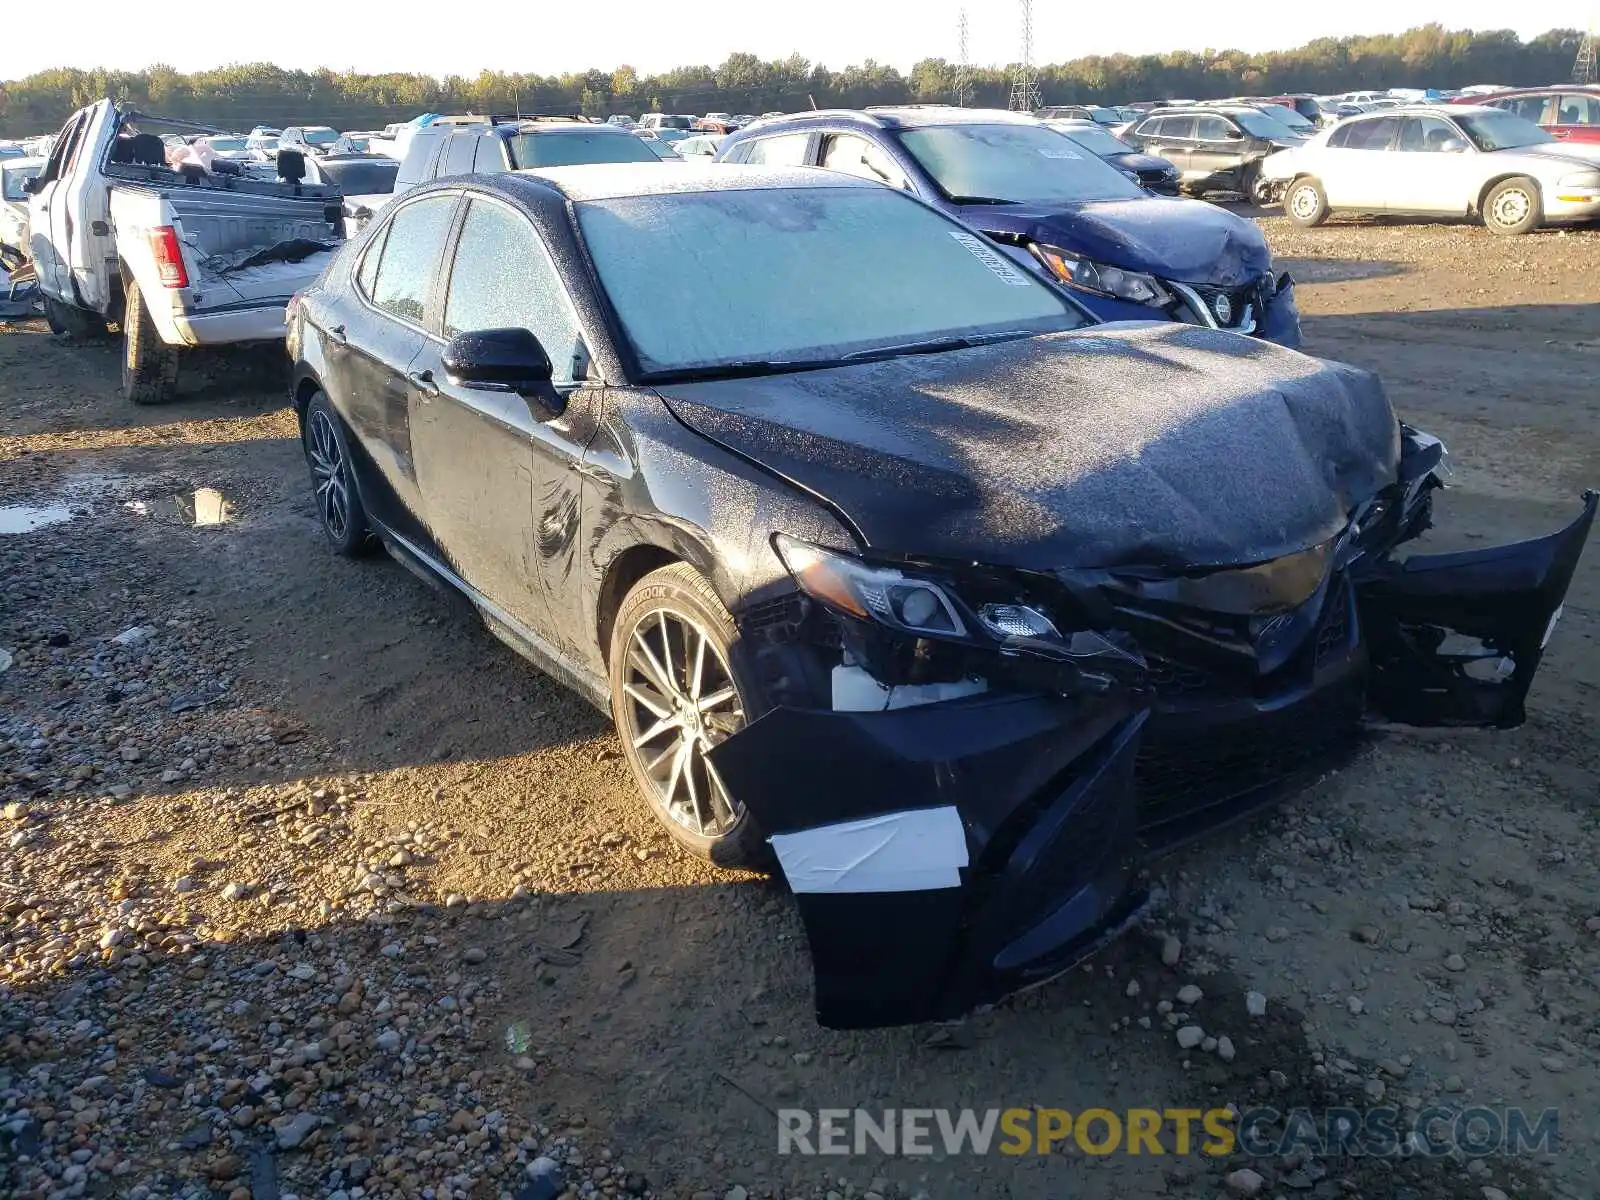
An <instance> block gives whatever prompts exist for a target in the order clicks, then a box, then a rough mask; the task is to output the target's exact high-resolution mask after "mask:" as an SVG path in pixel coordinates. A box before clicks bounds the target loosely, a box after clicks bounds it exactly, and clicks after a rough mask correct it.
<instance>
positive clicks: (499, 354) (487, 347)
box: [443, 329, 567, 421]
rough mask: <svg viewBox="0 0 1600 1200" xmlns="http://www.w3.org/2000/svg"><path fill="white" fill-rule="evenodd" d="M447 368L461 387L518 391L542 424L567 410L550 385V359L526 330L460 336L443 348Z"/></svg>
mask: <svg viewBox="0 0 1600 1200" xmlns="http://www.w3.org/2000/svg"><path fill="white" fill-rule="evenodd" d="M443 357H444V369H445V372H446V373H447V374H448V375H449V377H450V382H451V383H454V384H457V385H458V386H460V387H470V388H485V389H488V390H491V391H505V392H516V393H517V394H518V395H519V396H522V397H523V398H524V399H525V400H527V401H528V403H529V404H531V405H533V407H534V409H535V411H536V414H537V415H538V417H539V419H540V420H541V421H553V420H555V419H556V418H557V417H559V416H560V415H561V414H562V413H563V412H564V411H566V407H567V406H566V401H565V400H563V399H562V397H561V395H560V394H559V393H558V392H557V391H556V390H555V388H554V387H553V386H551V383H550V380H551V379H552V378H553V377H554V374H555V372H554V370H553V368H552V367H551V366H550V356H549V355H548V354H546V353H545V349H544V347H543V346H542V345H540V344H539V339H538V338H536V337H535V336H534V335H533V334H532V333H531V332H530V331H529V330H526V329H480V330H477V331H475V332H472V333H458V334H456V336H455V337H453V338H451V339H450V342H449V344H448V345H447V346H445V348H444V356H443Z"/></svg>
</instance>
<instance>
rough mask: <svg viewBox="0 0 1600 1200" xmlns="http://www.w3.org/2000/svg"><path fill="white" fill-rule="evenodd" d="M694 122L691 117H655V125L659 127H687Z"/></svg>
mask: <svg viewBox="0 0 1600 1200" xmlns="http://www.w3.org/2000/svg"><path fill="white" fill-rule="evenodd" d="M693 124H694V118H693V117H672V116H668V117H657V118H656V126H657V128H660V129H688V128H689V127H690V126H691V125H693Z"/></svg>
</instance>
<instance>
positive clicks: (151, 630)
mask: <svg viewBox="0 0 1600 1200" xmlns="http://www.w3.org/2000/svg"><path fill="white" fill-rule="evenodd" d="M159 632H160V630H158V629H157V628H156V627H155V626H154V625H135V626H134V627H133V628H132V629H124V630H123V631H122V632H121V633H119V634H117V636H116V637H114V638H112V639H111V640H112V642H113V643H115V644H116V645H118V646H142V645H144V643H145V642H148V641H149V640H150V639H151V638H153V637H155V635H156V634H157V633H159Z"/></svg>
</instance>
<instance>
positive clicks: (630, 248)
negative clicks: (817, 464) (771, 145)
mask: <svg viewBox="0 0 1600 1200" xmlns="http://www.w3.org/2000/svg"><path fill="white" fill-rule="evenodd" d="M578 223H579V225H580V227H581V228H582V231H583V236H584V239H585V241H586V242H587V243H588V246H589V251H590V254H591V255H592V257H593V259H594V265H595V270H596V272H597V274H598V275H599V279H600V283H601V285H602V287H603V288H604V290H605V292H606V294H607V296H608V297H609V298H610V300H611V304H612V307H613V308H615V310H616V313H617V317H618V319H619V321H620V323H621V326H622V329H623V331H624V333H625V334H626V336H627V338H628V340H629V341H630V342H631V343H632V345H633V349H634V352H635V354H636V355H637V356H638V359H639V364H640V367H641V368H642V369H643V371H645V372H646V374H647V375H656V374H660V373H663V372H673V373H677V372H684V373H686V374H692V373H693V372H694V371H695V370H696V369H705V368H712V367H717V366H729V365H731V364H746V363H785V364H788V363H804V364H806V365H826V364H828V363H833V362H838V361H840V360H842V359H843V358H844V357H845V356H847V355H851V354H862V353H870V352H872V351H874V350H879V349H882V348H884V347H905V346H907V345H908V344H914V343H922V342H928V341H940V340H944V339H949V338H958V337H973V338H976V339H980V340H981V339H982V338H983V337H985V336H990V337H995V336H1000V335H1004V334H1023V333H1041V332H1047V331H1055V330H1060V329H1072V328H1075V327H1077V326H1079V325H1082V324H1084V323H1085V318H1084V317H1083V316H1082V315H1081V314H1080V313H1079V311H1078V310H1077V309H1076V308H1074V307H1073V306H1072V305H1070V304H1069V303H1068V302H1067V301H1066V300H1065V299H1064V298H1062V297H1061V296H1059V295H1058V294H1056V293H1055V292H1054V291H1053V290H1052V289H1051V288H1049V287H1048V286H1047V285H1045V284H1044V283H1042V282H1040V281H1039V280H1038V279H1037V278H1035V277H1034V276H1033V275H1031V274H1029V273H1028V272H1027V271H1026V270H1024V269H1023V268H1021V267H1019V266H1016V265H1015V264H1013V263H1012V262H1011V260H1010V259H1008V258H1006V257H1005V255H1004V254H1002V253H1001V252H1000V251H999V250H997V249H996V248H995V247H994V246H993V245H992V244H991V243H990V242H988V241H987V240H986V239H984V238H982V237H980V236H978V235H977V234H974V233H972V232H970V231H969V230H967V229H964V228H962V227H961V226H960V225H957V224H956V223H955V222H953V221H951V220H949V219H948V218H946V217H943V216H941V215H940V214H938V213H936V212H934V211H933V210H932V209H930V208H926V207H924V206H923V205H921V204H919V203H917V202H916V201H914V200H912V199H910V198H908V197H906V196H904V195H902V194H901V193H899V192H895V191H890V190H889V189H888V188H883V187H877V186H862V187H827V188H779V189H770V190H769V189H760V190H755V189H752V190H736V189H731V188H730V189H728V190H725V191H714V192H684V193H676V194H669V195H661V196H629V197H624V198H621V199H614V200H596V201H589V202H587V203H582V204H579V205H578ZM663 280H671V281H672V283H671V286H670V287H663V286H662V281H663ZM824 300H825V303H822V302H819V301H824Z"/></svg>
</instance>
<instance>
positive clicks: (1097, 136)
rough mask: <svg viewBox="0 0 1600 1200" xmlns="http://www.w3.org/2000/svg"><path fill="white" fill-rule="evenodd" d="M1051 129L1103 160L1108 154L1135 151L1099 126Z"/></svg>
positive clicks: (1053, 127)
mask: <svg viewBox="0 0 1600 1200" xmlns="http://www.w3.org/2000/svg"><path fill="white" fill-rule="evenodd" d="M1051 128H1052V129H1054V130H1056V132H1058V133H1062V134H1065V135H1066V136H1067V137H1069V138H1071V139H1072V140H1073V141H1075V142H1077V143H1078V145H1080V146H1082V147H1083V148H1084V149H1085V150H1087V151H1089V152H1090V153H1091V154H1098V155H1099V156H1100V157H1101V158H1104V157H1105V156H1106V155H1108V154H1126V153H1127V152H1128V151H1129V150H1131V149H1133V147H1132V146H1130V145H1128V143H1126V142H1124V141H1121V140H1119V139H1118V138H1117V137H1116V136H1115V135H1114V134H1112V133H1111V132H1109V131H1108V130H1105V129H1101V128H1100V127H1099V126H1094V127H1093V128H1090V127H1089V126H1085V125H1072V126H1068V127H1067V128H1065V129H1063V128H1062V127H1061V126H1059V125H1052V126H1051Z"/></svg>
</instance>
